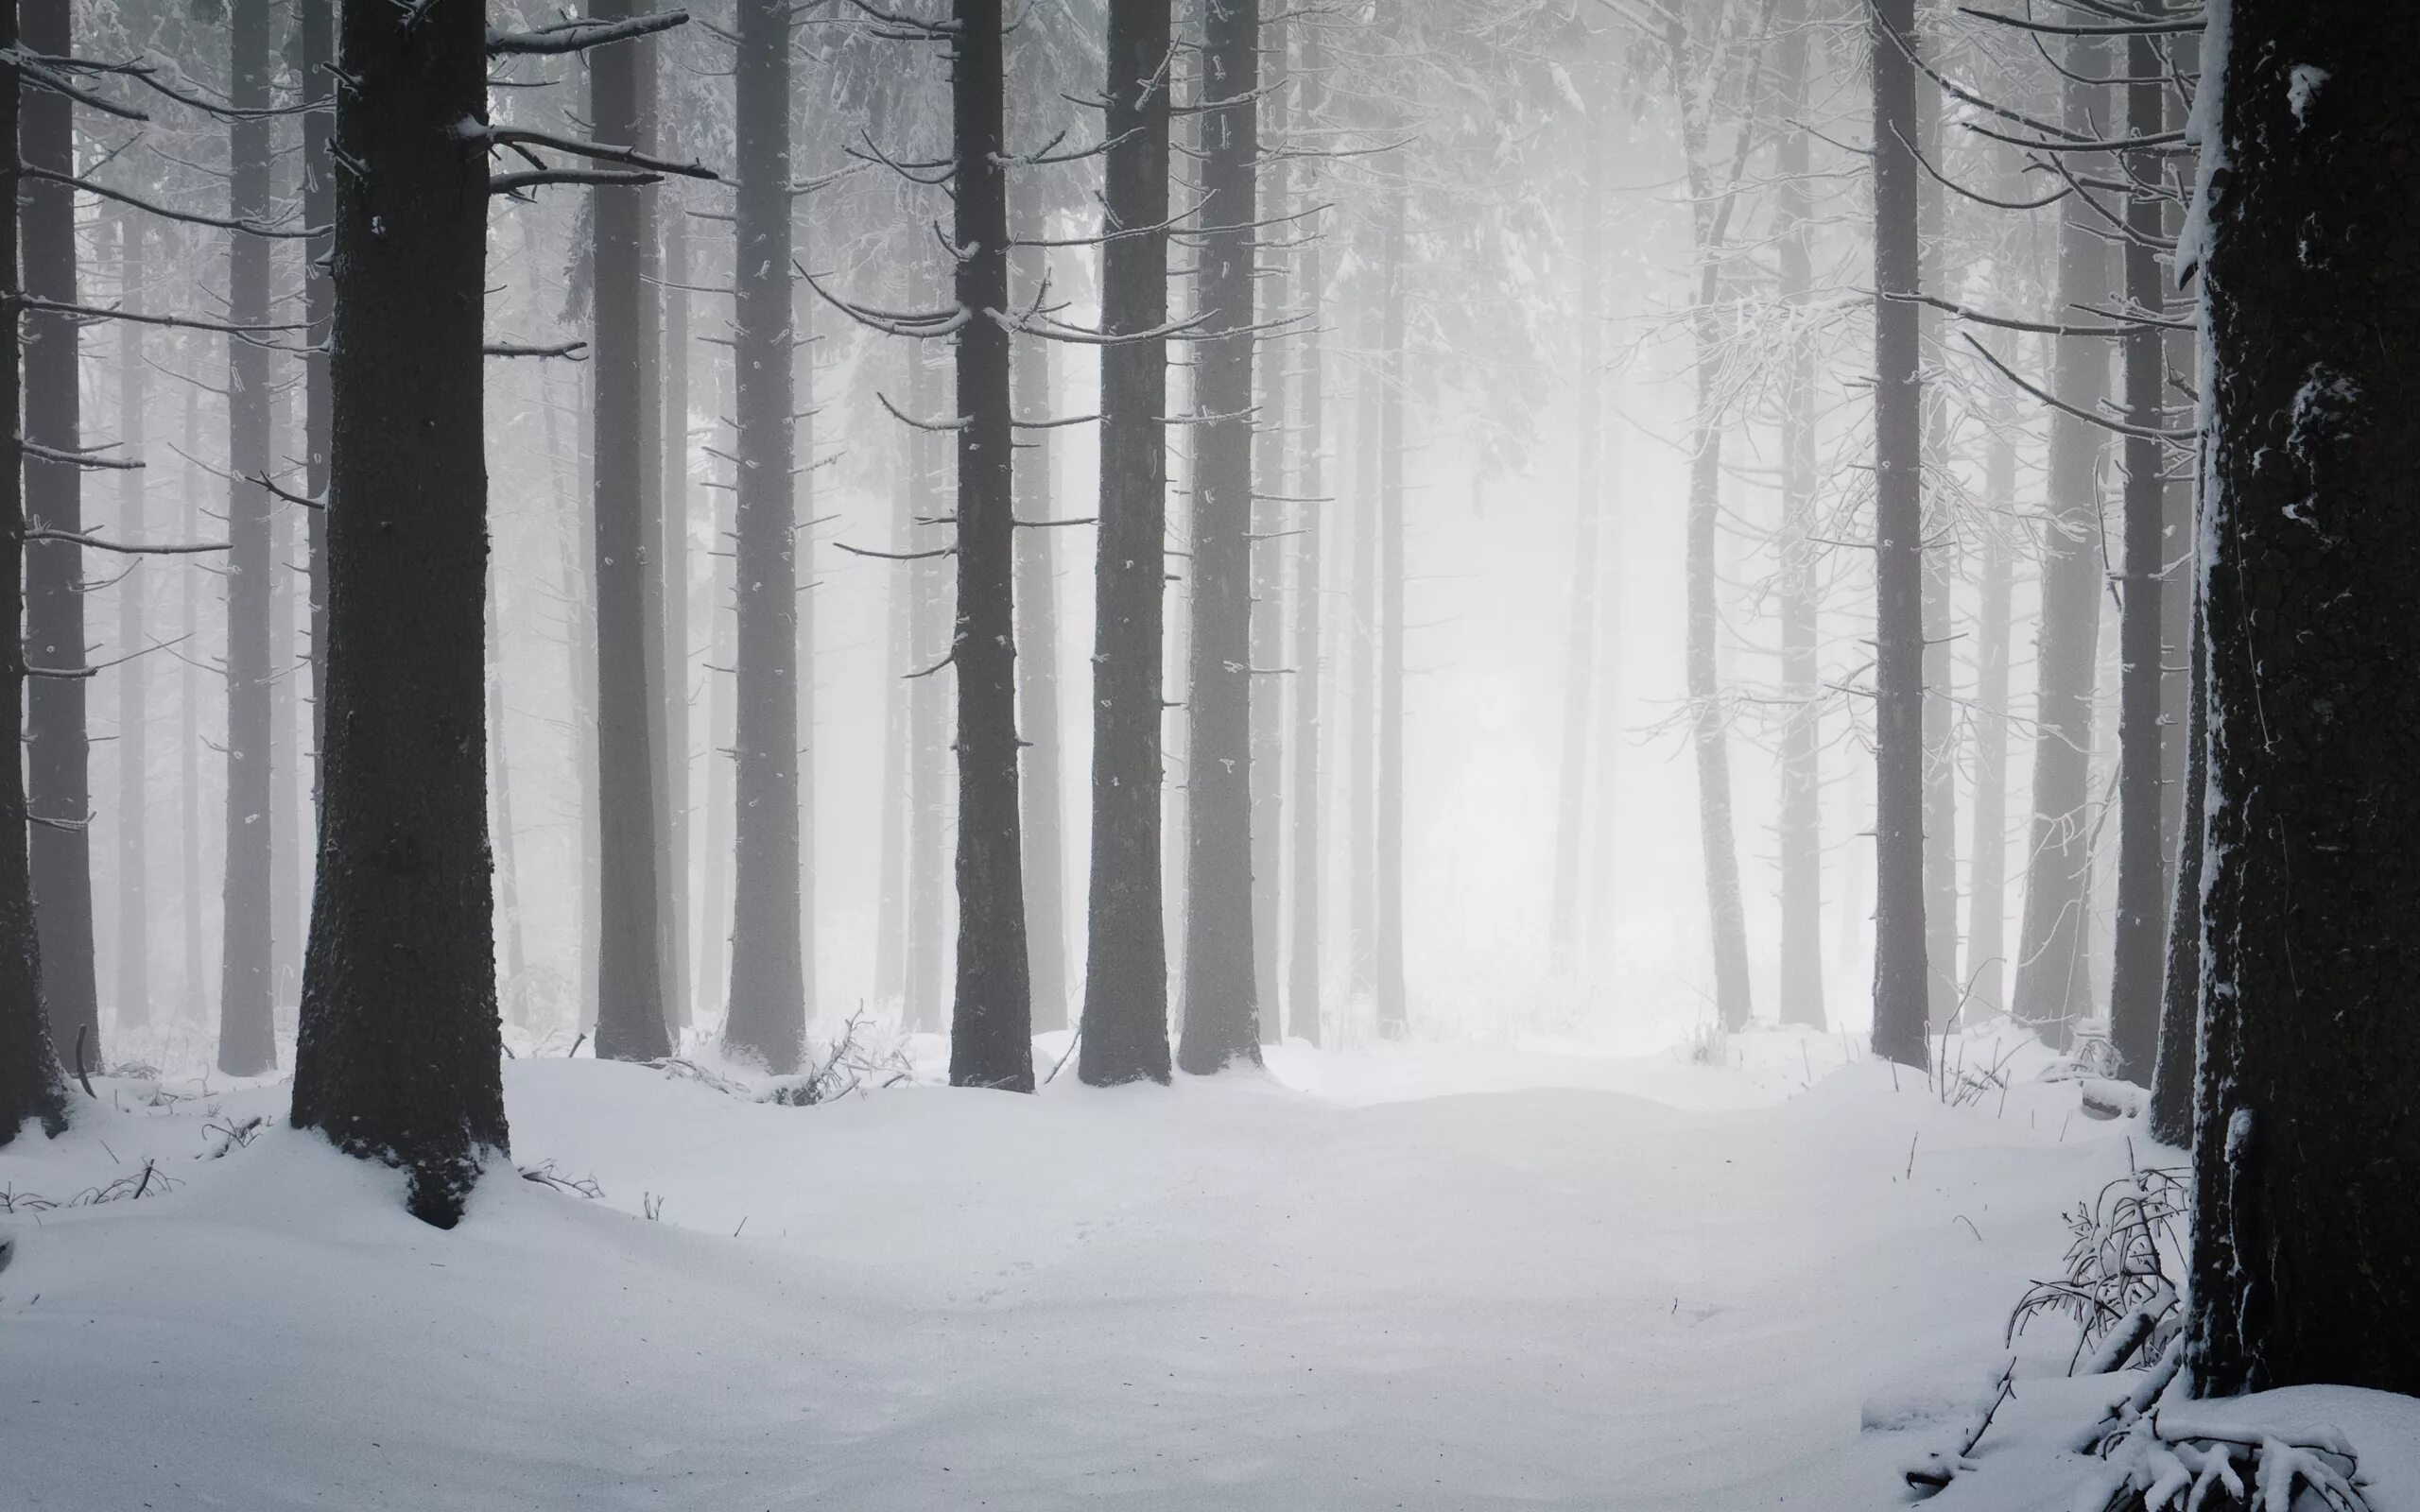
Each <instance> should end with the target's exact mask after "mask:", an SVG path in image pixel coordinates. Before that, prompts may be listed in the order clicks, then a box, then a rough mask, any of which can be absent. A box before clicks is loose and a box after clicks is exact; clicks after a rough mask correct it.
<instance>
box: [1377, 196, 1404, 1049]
mask: <svg viewBox="0 0 2420 1512" xmlns="http://www.w3.org/2000/svg"><path fill="white" fill-rule="evenodd" d="M1410 193H1411V191H1410V189H1409V186H1408V185H1407V184H1406V183H1405V182H1404V181H1403V180H1401V179H1398V180H1396V181H1395V182H1394V184H1393V185H1392V187H1391V188H1390V190H1389V192H1388V196H1387V210H1386V216H1387V223H1386V252H1385V259H1384V261H1383V262H1382V263H1381V265H1380V269H1379V275H1378V276H1379V278H1380V280H1381V282H1382V285H1383V287H1384V290H1385V294H1384V298H1385V301H1386V302H1385V315H1384V318H1383V334H1382V335H1381V338H1380V339H1381V340H1382V342H1383V343H1384V355H1383V356H1382V358H1381V368H1380V378H1379V385H1380V387H1379V390H1378V403H1379V411H1378V521H1377V525H1378V530H1379V543H1378V755H1377V762H1378V771H1377V786H1378V793H1377V799H1378V812H1377V823H1376V831H1377V833H1376V835H1375V836H1374V838H1375V841H1376V851H1377V855H1376V884H1377V918H1376V919H1375V926H1376V937H1375V943H1374V949H1375V951H1376V954H1377V962H1376V980H1375V984H1374V987H1375V992H1376V997H1375V1000H1374V1012H1373V1020H1374V1024H1375V1027H1376V1029H1377V1031H1378V1033H1379V1034H1380V1035H1381V1036H1383V1037H1385V1038H1386V1039H1389V1040H1400V1039H1402V1038H1403V1036H1404V1035H1405V1033H1406V1032H1407V1031H1408V1030H1409V1027H1410V1021H1411V1007H1410V1004H1409V1002H1408V1001H1407V993H1406V991H1405V987H1404V960H1403V693H1404V687H1403V637H1404V618H1403V599H1404V586H1405V584H1404V461H1405V456H1404V452H1405V446H1406V442H1405V438H1404V402H1405V393H1404V389H1405V387H1406V386H1407V385H1408V384H1409V382H1410V372H1411V369H1410V360H1409V359H1410V355H1411V353H1410V350H1409V348H1410V340H1411V337H1410V332H1409V326H1408V324H1407V312H1406V309H1405V299H1404V281H1405V277H1406V272H1405V266H1404V264H1405V246H1404V239H1405V234H1406V229H1405V224H1404V222H1405V219H1406V217H1407V215H1408V214H1409V205H1408V204H1407V201H1408V200H1409V198H1410Z"/></svg>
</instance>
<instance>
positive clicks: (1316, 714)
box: [1286, 26, 1330, 1045]
mask: <svg viewBox="0 0 2420 1512" xmlns="http://www.w3.org/2000/svg"><path fill="white" fill-rule="evenodd" d="M1296 35H1297V37H1298V38H1299V39H1300V40H1299V45H1300V47H1301V50H1302V64H1303V66H1302V70H1301V75H1300V77H1301V80H1302V83H1301V88H1302V96H1301V118H1302V120H1303V121H1304V122H1305V125H1306V127H1307V128H1308V129H1312V130H1317V129H1319V128H1320V126H1321V125H1322V123H1323V121H1324V119H1325V116H1326V99H1327V49H1326V46H1325V43H1324V41H1323V39H1322V35H1321V28H1319V27H1318V26H1301V27H1297V28H1296ZM1323 266H1324V262H1323V259H1322V255H1321V238H1320V236H1318V235H1316V234H1314V235H1308V236H1305V238H1304V240H1303V249H1302V266H1301V269H1300V272H1299V275H1298V282H1297V287H1299V288H1300V289H1301V290H1302V295H1301V302H1302V306H1303V308H1302V312H1301V313H1302V317H1303V328H1304V329H1303V335H1302V338H1301V351H1300V355H1299V356H1298V358H1297V359H1296V360H1297V361H1298V362H1299V363H1300V365H1301V366H1300V370H1299V371H1298V372H1297V373H1296V374H1295V380H1294V391H1295V395H1296V402H1297V406H1298V407H1297V411H1296V417H1295V423H1296V424H1297V425H1298V426H1299V427H1300V428H1301V436H1302V440H1301V445H1300V447H1299V449H1298V451H1297V452H1296V454H1295V455H1296V456H1297V458H1298V461H1299V466H1298V468H1297V471H1296V473H1295V484H1294V490H1293V491H1294V493H1295V495H1296V496H1297V497H1299V498H1302V499H1305V500H1306V501H1309V502H1307V503H1305V504H1303V505H1301V506H1300V507H1298V509H1297V512H1296V516H1295V530H1296V532H1297V534H1296V537H1295V546H1294V586H1293V592H1294V599H1293V609H1294V678H1293V690H1294V710H1293V713H1294V729H1293V739H1292V741H1291V745H1292V746H1293V747H1294V751H1293V756H1294V782H1293V792H1292V796H1291V798H1290V800H1289V814H1288V817H1289V819H1290V820H1291V823H1292V827H1293V855H1292V858H1291V860H1292V875H1291V878H1290V884H1291V891H1292V896H1291V897H1289V898H1288V904H1289V906H1290V911H1291V915H1292V919H1291V925H1290V927H1289V929H1288V938H1287V957H1286V972H1287V986H1286V1022H1287V1027H1288V1028H1289V1029H1290V1030H1291V1031H1292V1032H1293V1034H1294V1035H1295V1037H1296V1038H1297V1039H1301V1040H1308V1041H1309V1042H1310V1043H1312V1044H1314V1045H1316V1044H1319V1043H1321V1042H1322V1038H1323V1037H1322V1033H1321V1023H1320V1015H1321V1008H1322V1005H1321V1001H1320V987H1321V983H1320V754H1321V743H1322V742H1321V732H1320V731H1321V726H1320V681H1321V679H1322V677H1323V676H1324V674H1325V671H1326V668H1325V665H1324V663H1323V661H1322V656H1321V643H1320V632H1321V614H1320V594H1321V593H1322V584H1321V580H1320V578H1321V556H1322V544H1323V542H1322V536H1323V534H1324V527H1325V516H1326V513H1327V506H1326V504H1324V503H1322V502H1321V501H1322V500H1324V499H1325V498H1326V497H1327V487H1328V480H1329V477H1330V472H1329V469H1328V466H1327V432H1326V395H1325V394H1324V393H1323V392H1322V384H1323V383H1324V382H1325V379H1326V369H1325V359H1326V343H1325V342H1324V341H1323V340H1322V335H1321V329H1320V325H1321V318H1322V315H1323V314H1324V309H1325V306H1324V300H1323V296H1324V292H1325V274H1324V271H1323Z"/></svg>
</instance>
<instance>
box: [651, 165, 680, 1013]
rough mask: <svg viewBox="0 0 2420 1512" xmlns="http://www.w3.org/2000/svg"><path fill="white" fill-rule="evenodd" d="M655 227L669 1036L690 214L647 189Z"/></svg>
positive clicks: (676, 906)
mask: <svg viewBox="0 0 2420 1512" xmlns="http://www.w3.org/2000/svg"><path fill="white" fill-rule="evenodd" d="M653 193H654V195H655V205H656V211H657V215H658V217H659V218H658V226H659V229H660V231H661V233H662V240H661V242H660V244H659V261H660V265H661V272H662V280H661V283H660V285H659V287H660V288H661V291H662V295H663V298H662V301H661V302H660V303H659V304H658V305H657V310H658V312H659V313H660V315H661V317H662V320H663V324H662V328H661V330H660V331H659V332H658V335H659V338H660V340H661V343H662V344H661V346H659V347H658V348H657V349H656V352H657V354H658V356H659V358H660V360H659V362H658V363H657V365H656V368H655V393H654V396H653V404H654V407H653V409H652V410H651V411H650V413H652V414H653V415H654V417H655V422H656V442H657V447H656V450H654V451H652V452H650V453H649V455H651V456H653V457H654V458H655V459H656V466H657V470H658V471H657V472H656V488H655V504H656V507H655V520H654V524H655V534H654V535H652V536H650V537H649V538H648V539H649V541H652V542H653V543H654V545H653V556H654V558H655V567H656V570H655V573H654V582H655V584H656V616H657V617H656V624H655V634H656V637H657V644H659V645H660V646H661V647H662V649H661V650H660V651H659V652H658V654H657V657H656V666H657V668H658V672H659V680H658V682H657V697H658V700H659V702H660V703H661V705H662V708H663V719H662V723H661V724H660V725H659V726H658V727H657V730H656V742H657V747H656V760H657V763H658V765H660V766H661V768H662V770H663V774H664V788H663V792H662V794H661V796H660V797H659V799H658V803H659V806H660V807H661V808H662V810H663V813H664V820H663V824H664V833H663V835H662V837H661V839H660V841H659V844H661V845H662V846H663V848H664V849H663V853H662V854H663V866H664V900H663V901H664V917H665V925H664V927H665V951H664V971H665V983H666V991H667V992H668V993H669V995H670V997H671V999H672V1003H671V1008H670V1011H671V1015H672V1030H673V1034H674V1036H675V1038H676V1039H677V1038H678V1037H679V1033H680V1031H681V1030H682V1029H683V1028H685V1027H687V1026H688V1023H689V1020H690V1004H689V969H688V961H689V291H688V288H687V286H686V285H687V283H688V282H689V217H688V214H687V212H686V211H684V210H683V208H682V201H681V197H680V196H679V195H677V194H671V193H666V190H665V189H664V187H663V186H661V185H658V186H657V187H656V188H655V189H654V191H653Z"/></svg>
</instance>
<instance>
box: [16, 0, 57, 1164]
mask: <svg viewBox="0 0 2420 1512" xmlns="http://www.w3.org/2000/svg"><path fill="white" fill-rule="evenodd" d="M17 43H18V31H17V0H0V50H9V49H14V48H15V47H16V46H17ZM18 77H19V76H18V73H17V71H16V70H15V69H13V68H0V141H7V142H18V141H21V140H22V138H21V137H20V135H19V125H20V111H19V106H18V98H19V89H20V86H19V83H18ZM18 198H19V197H18V196H16V195H0V299H5V300H9V301H13V300H14V299H15V298H16V296H17V294H18V292H19V283H18V275H17V206H18ZM22 350H23V348H22V347H21V346H20V345H17V344H11V345H10V346H9V350H8V351H7V352H5V353H0V415H14V414H16V413H17V412H18V403H19V399H20V390H21V384H20V379H19V373H18V367H17V364H18V353H19V352H21V351H22ZM0 444H5V445H6V446H7V448H8V452H9V461H8V465H7V466H5V467H0V625H17V624H19V623H20V622H21V616H22V614H23V612H24V605H25V580H24V576H23V574H24V568H25V558H26V556H27V555H29V553H27V552H26V551H24V550H22V549H21V548H19V547H18V545H17V544H16V543H17V542H18V541H21V540H22V539H23V537H24V534H25V524H26V508H25V503H26V501H25V494H24V491H23V489H24V485H23V481H22V480H23V477H24V474H25V468H24V467H23V466H22V462H23V460H24V455H23V452H22V450H21V448H20V447H19V446H18V443H17V440H16V438H14V437H13V436H10V437H9V438H6V439H5V443H0ZM25 652H26V638H25V637H24V636H22V635H21V636H19V637H18V638H17V654H15V655H13V656H10V657H9V658H8V659H7V662H6V665H0V722H5V723H0V728H6V729H8V730H24V728H25V692H26V655H25ZM0 813H7V814H14V815H23V814H25V813H26V785H25V766H24V764H23V763H20V762H0ZM29 828H30V827H29V826H28V825H26V824H25V823H24V822H22V821H19V822H16V823H12V824H9V825H7V826H5V827H0V1146H5V1145H7V1144H8V1143H10V1142H11V1141H13V1140H15V1139H16V1137H17V1135H18V1132H19V1131H20V1130H21V1129H23V1128H24V1126H25V1125H26V1121H27V1120H29V1119H39V1120H40V1121H41V1123H42V1126H43V1132H44V1133H46V1134H50V1135H53V1136H57V1135H59V1134H62V1133H64V1132H66V1129H67V1083H66V1078H65V1077H64V1076H63V1075H61V1072H60V1067H59V1057H57V1056H56V1055H55V1054H53V1052H52V1050H51V1042H50V1023H49V1020H48V1018H47V1016H46V1015H45V1013H44V1011H43V979H42V937H41V931H40V928H39V926H38V925H37V924H36V923H35V920H34V892H33V875H32V872H31V870H30V869H29V868H28V865H27V858H26V835H27V832H28V829H29Z"/></svg>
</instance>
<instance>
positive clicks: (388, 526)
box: [294, 0, 506, 1228]
mask: <svg viewBox="0 0 2420 1512" xmlns="http://www.w3.org/2000/svg"><path fill="white" fill-rule="evenodd" d="M485 38H486V24H485V16H484V14H483V12H481V11H480V10H479V9H477V8H475V7H466V6H442V5H441V6H436V7H433V8H431V9H428V10H427V11H425V12H423V13H422V14H421V15H420V16H419V18H418V22H417V24H416V25H414V26H410V27H408V28H407V27H406V26H403V25H402V24H401V21H400V19H399V18H398V16H397V14H396V12H395V9H394V7H392V6H391V5H389V4H386V3H385V0H345V6H344V10H343V14H342V17H341V19H340V21H339V24H338V49H339V50H338V64H339V67H340V68H341V70H342V74H343V77H345V78H346V79H347V80H348V85H347V88H346V91H345V93H344V94H343V96H342V101H341V106H340V109H339V112H338V116H337V148H338V150H339V151H340V152H342V153H343V154H344V156H345V157H346V158H348V159H349V160H351V161H352V162H354V163H360V164H361V165H362V168H363V172H362V173H361V174H359V175H357V176H347V177H346V178H344V180H342V181H341V182H340V183H339V185H338V187H337V220H336V261H335V277H336V280H337V310H336V325H335V343H334V347H333V349H332V351H331V353H330V357H329V375H328V376H329V387H330V391H331V395H332V397H333V399H334V401H335V405H334V410H333V412H332V415H331V420H332V421H333V429H332V435H331V441H332V455H331V462H332V464H333V469H334V472H333V475H332V479H331V482H332V489H331V492H330V495H329V498H330V502H331V506H332V507H330V509H329V511H328V514H329V520H328V637H329V639H328V645H327V673H328V686H327V693H326V696H327V701H328V720H327V731H328V747H327V751H326V754H325V765H324V782H323V786H322V788H321V795H320V796H321V811H322V814H323V819H322V823H321V826H320V868H319V885H318V887H317V889H316V890H315V893H314V897H313V903H312V917H311V944H310V950H309V953H308V954H307V957H306V959H305V962H304V967H303V981H302V1020H301V1032H300V1037H299V1039H298V1041H297V1044H296V1048H295V1056H294V1061H295V1064H294V1123H295V1125H296V1126H298V1127H302V1128H316V1129H319V1130H320V1131H321V1132H323V1133H325V1134H326V1135H327V1137H328V1138H329V1139H330V1140H331V1141H333V1142H334V1143H336V1144H337V1145H338V1146H339V1147H340V1148H343V1149H346V1150H348V1151H351V1152H352V1153H354V1154H355V1155H359V1156H362V1157H365V1158H367V1159H371V1160H381V1161H385V1162H387V1163H389V1164H393V1165H398V1166H401V1167H403V1168H404V1169H405V1170H406V1171H408V1172H409V1173H410V1176H411V1189H410V1196H409V1198H408V1205H409V1207H410V1210H411V1211H412V1212H413V1213H414V1214H416V1215H417V1216H419V1217H421V1218H422V1219H424V1220H425V1221H427V1222H429V1223H432V1224H435V1225H437V1226H438V1227H439V1228H450V1227H452V1226H453V1224H454V1223H455V1222H456V1221H457V1220H458V1218H459V1217H460V1216H461V1211H462V1203H463V1199H464V1197H465V1195H466V1194H467V1193H468V1191H469V1189H470V1187H471V1184H472V1183H473V1182H474V1181H475V1179H476V1178H477V1176H478V1172H479V1169H480V1167H481V1166H482V1165H483V1164H484V1163H485V1162H486V1160H489V1159H490V1158H492V1157H501V1156H502V1155H503V1154H504V1153H505V1150H506V1129H505V1118H504V1087H503V1079H502V1074H501V1072H500V1069H499V1068H500V1062H501V1056H500V1054H499V1052H500V1051H501V1048H502V1046H501V1044H500V1043H499V1041H498V1038H497V1031H496V1001H495V941H494V936H493V929H492V926H491V920H492V918H493V898H492V896H491V894H490V890H489V877H488V835H487V785H486V778H487V772H486V760H485V757H486V743H485V742H484V741H483V740H482V739H481V738H480V735H481V728H480V727H481V723H482V715H483V711H482V708H481V704H482V684H483V681H484V679H483V677H482V671H483V664H484V647H483V644H482V643H483V635H482V630H483V618H484V615H483V609H484V605H485V601H486V597H487V592H486V578H487V556H488V552H487V472H486V458H485V455H484V451H485V448H484V438H483V434H484V433H483V427H482V422H481V415H480V406H481V373H480V370H479V369H480V356H479V348H480V333H481V318H482V312H481V306H482V302H483V285H484V283H485V276H484V275H485V272H486V241H487V218H488V216H487V199H488V195H487V162H486V154H485V152H484V151H482V150H480V148H479V147H478V146H476V145H475V144H474V143H469V142H465V141H464V140H462V136H461V133H460V131H459V129H458V127H459V124H460V123H462V122H464V121H484V120H485V119H486V115H487V97H486V92H487V83H486V80H487V57H486V48H485Z"/></svg>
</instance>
